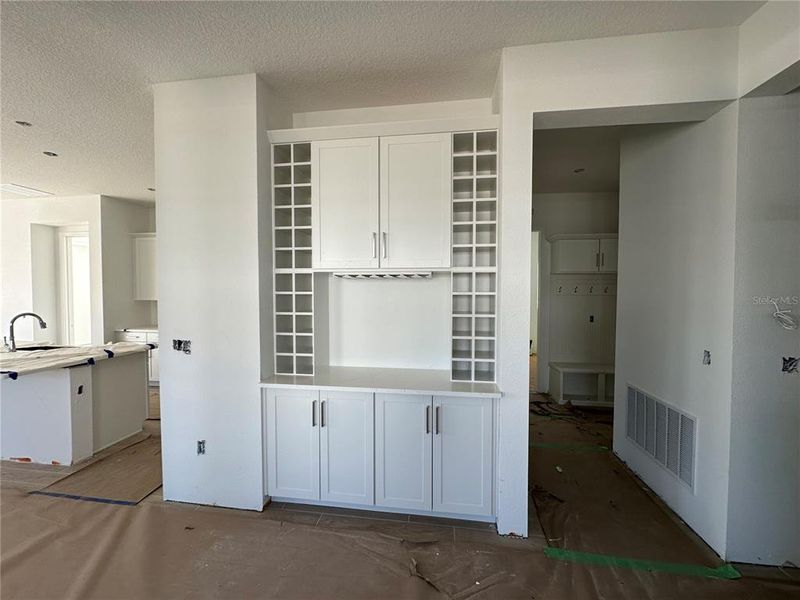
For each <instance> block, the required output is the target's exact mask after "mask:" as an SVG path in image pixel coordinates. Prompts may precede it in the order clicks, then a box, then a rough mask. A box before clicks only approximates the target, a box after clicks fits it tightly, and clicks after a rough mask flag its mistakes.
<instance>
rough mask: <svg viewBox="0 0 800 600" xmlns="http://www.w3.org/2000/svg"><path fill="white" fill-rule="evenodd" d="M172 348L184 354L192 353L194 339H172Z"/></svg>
mask: <svg viewBox="0 0 800 600" xmlns="http://www.w3.org/2000/svg"><path fill="white" fill-rule="evenodd" d="M172 349H173V350H177V351H178V352H183V353H184V354H191V353H192V340H172Z"/></svg>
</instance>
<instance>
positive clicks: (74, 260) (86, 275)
mask: <svg viewBox="0 0 800 600" xmlns="http://www.w3.org/2000/svg"><path fill="white" fill-rule="evenodd" d="M58 239H59V244H58V258H59V260H58V264H59V299H60V302H59V305H60V309H61V319H60V324H61V339H62V342H63V343H64V344H67V345H69V346H81V345H84V344H89V343H91V341H92V310H91V287H90V266H89V232H88V230H87V229H86V228H84V227H80V226H79V227H59V231H58Z"/></svg>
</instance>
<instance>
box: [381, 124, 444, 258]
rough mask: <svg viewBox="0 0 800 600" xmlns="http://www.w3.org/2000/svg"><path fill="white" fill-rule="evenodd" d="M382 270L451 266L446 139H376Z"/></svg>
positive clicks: (438, 135)
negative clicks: (378, 146)
mask: <svg viewBox="0 0 800 600" xmlns="http://www.w3.org/2000/svg"><path fill="white" fill-rule="evenodd" d="M380 163H381V169H380V236H381V239H380V242H381V243H380V247H381V255H380V266H381V268H385V269H415V268H435V267H449V266H450V186H451V182H450V179H451V172H452V169H451V166H450V134H449V133H434V134H427V135H397V136H391V137H382V138H380Z"/></svg>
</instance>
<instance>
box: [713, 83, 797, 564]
mask: <svg viewBox="0 0 800 600" xmlns="http://www.w3.org/2000/svg"><path fill="white" fill-rule="evenodd" d="M799 135H800V93H794V94H790V95H787V96H781V97H766V98H752V99H743V100H742V101H741V102H740V108H739V158H738V189H737V200H736V253H735V265H736V266H735V286H734V290H733V292H734V293H733V301H734V315H733V316H734V318H733V400H732V407H731V473H730V486H729V490H730V491H729V495H728V496H729V503H730V504H729V511H728V554H727V558H728V559H730V560H736V561H742V562H753V563H766V564H773V565H781V564H783V563H784V562H785V561H787V560H788V561H791V562H793V563H794V564H800V374H791V375H790V374H787V373H781V365H782V357H784V356H798V355H800V331H786V330H784V329H782V328H781V327H780V326H779V325H778V324H777V322H776V321H775V320H774V319H773V318H772V313H773V312H774V311H775V308H774V306H773V305H772V304H770V303H769V301H768V299H769V298H775V299H776V301H777V302H778V303H779V306H780V307H781V308H782V309H789V310H791V311H792V313H793V314H794V315H795V318H798V314H800V266H798V265H800V175H799V174H798V173H799V172H798V165H800V138H799V137H798V136H799Z"/></svg>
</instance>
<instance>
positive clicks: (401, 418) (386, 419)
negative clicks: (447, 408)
mask: <svg viewBox="0 0 800 600" xmlns="http://www.w3.org/2000/svg"><path fill="white" fill-rule="evenodd" d="M431 402H432V398H431V396H422V395H417V394H375V504H376V505H378V506H384V507H388V508H399V509H409V508H410V509H417V510H431V481H432V479H431V464H432V463H431V447H432V446H431V436H432V433H431V432H432V430H433V416H432V404H431Z"/></svg>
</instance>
